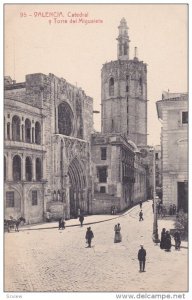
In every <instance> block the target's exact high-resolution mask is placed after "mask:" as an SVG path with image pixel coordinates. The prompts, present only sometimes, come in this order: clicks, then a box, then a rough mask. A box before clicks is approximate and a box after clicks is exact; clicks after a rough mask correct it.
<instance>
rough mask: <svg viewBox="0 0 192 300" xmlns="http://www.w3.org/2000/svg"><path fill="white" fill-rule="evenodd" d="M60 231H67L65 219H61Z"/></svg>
mask: <svg viewBox="0 0 192 300" xmlns="http://www.w3.org/2000/svg"><path fill="white" fill-rule="evenodd" d="M59 229H65V220H64V218H60V219H59Z"/></svg>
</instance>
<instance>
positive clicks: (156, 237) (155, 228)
mask: <svg viewBox="0 0 192 300" xmlns="http://www.w3.org/2000/svg"><path fill="white" fill-rule="evenodd" d="M155 186H156V182H155V148H153V205H154V219H153V242H154V243H156V244H157V243H159V242H160V240H159V234H158V223H157V200H158V199H159V197H157V196H156V188H155Z"/></svg>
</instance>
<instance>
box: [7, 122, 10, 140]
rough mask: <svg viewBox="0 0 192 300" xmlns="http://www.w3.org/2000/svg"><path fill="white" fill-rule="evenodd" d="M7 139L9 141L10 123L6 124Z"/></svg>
mask: <svg viewBox="0 0 192 300" xmlns="http://www.w3.org/2000/svg"><path fill="white" fill-rule="evenodd" d="M7 139H8V140H10V123H7Z"/></svg>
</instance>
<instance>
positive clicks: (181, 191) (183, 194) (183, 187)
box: [177, 181, 188, 213]
mask: <svg viewBox="0 0 192 300" xmlns="http://www.w3.org/2000/svg"><path fill="white" fill-rule="evenodd" d="M177 191H178V192H177V203H178V210H180V209H183V211H184V212H185V213H187V212H188V181H184V182H178V183H177Z"/></svg>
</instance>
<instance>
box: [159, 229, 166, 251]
mask: <svg viewBox="0 0 192 300" xmlns="http://www.w3.org/2000/svg"><path fill="white" fill-rule="evenodd" d="M165 241H166V229H165V228H163V229H162V231H161V242H160V248H161V249H165Z"/></svg>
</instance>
